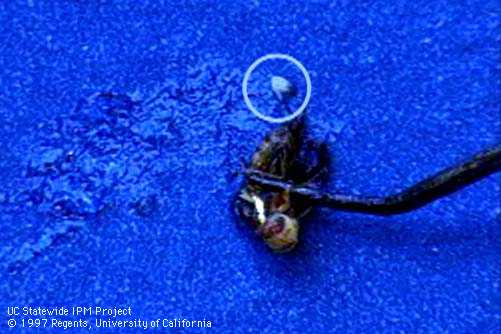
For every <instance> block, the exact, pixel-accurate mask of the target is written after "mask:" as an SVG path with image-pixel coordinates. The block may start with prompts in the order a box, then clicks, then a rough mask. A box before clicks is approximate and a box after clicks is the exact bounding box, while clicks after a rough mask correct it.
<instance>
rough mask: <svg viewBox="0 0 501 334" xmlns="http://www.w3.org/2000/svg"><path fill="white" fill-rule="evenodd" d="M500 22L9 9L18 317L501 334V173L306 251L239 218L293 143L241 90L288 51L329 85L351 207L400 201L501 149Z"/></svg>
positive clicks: (347, 12)
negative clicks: (265, 63) (272, 143)
mask: <svg viewBox="0 0 501 334" xmlns="http://www.w3.org/2000/svg"><path fill="white" fill-rule="evenodd" d="M500 9H501V8H500V5H499V3H496V1H471V2H470V1H465V2H455V1H449V2H446V1H408V2H405V1H404V2H398V3H397V2H395V3H391V2H390V1H387V2H372V1H360V2H353V3H352V2H350V1H333V2H324V1H306V3H304V4H303V3H302V4H294V5H292V4H286V3H285V2H282V1H257V0H256V1H246V2H234V1H213V2H210V1H209V2H202V1H200V2H198V1H193V2H192V3H191V4H189V3H188V2H184V3H178V2H176V1H108V2H106V3H105V2H104V1H81V2H80V1H36V0H32V1H2V2H1V4H0V68H1V70H0V87H1V91H0V117H1V123H0V124H1V130H0V141H1V145H0V147H1V148H0V164H1V170H0V180H1V181H0V184H1V186H0V203H1V204H0V210H1V221H0V224H1V233H0V270H1V272H0V275H1V276H0V307H1V312H2V313H3V312H5V311H4V310H5V309H6V306H7V305H20V306H22V305H33V306H44V305H49V306H51V305H65V306H72V305H82V304H83V305H104V306H119V305H124V306H129V305H130V306H131V307H132V308H133V311H134V314H135V315H136V316H138V317H141V318H145V319H151V318H159V317H160V318H163V317H166V318H173V317H176V316H177V317H184V318H187V319H202V318H205V319H209V320H211V321H212V323H213V325H214V327H215V329H216V330H215V332H218V333H243V332H249V333H258V332H259V333H281V332H284V333H296V332H302V331H303V332H312V333H331V332H332V333H369V332H370V333H375V332H377V333H447V332H449V333H499V332H500V330H501V318H500V313H501V306H500V302H501V298H500V295H499V292H500V287H499V285H500V278H501V269H500V267H501V261H500V252H501V251H500V249H501V247H500V241H499V240H500V237H501V233H500V230H501V224H500V223H501V218H500V217H501V205H500V202H499V195H500V192H501V189H500V183H501V182H500V181H501V177H500V176H501V175H495V176H491V177H489V178H487V179H485V180H483V181H481V182H479V183H477V184H475V185H473V186H471V187H469V188H467V189H465V190H463V191H460V192H458V193H456V194H454V195H452V196H450V197H448V198H445V199H442V200H440V201H438V202H436V203H433V204H432V205H429V206H427V207H425V208H423V209H420V210H418V211H416V212H413V213H409V214H405V215H400V216H395V217H391V218H377V217H372V216H366V215H358V214H347V213H341V212H334V211H329V210H318V211H316V213H315V214H314V215H313V216H311V217H310V218H309V219H308V220H307V221H305V224H304V225H305V228H304V229H303V234H302V240H301V246H300V247H299V248H298V250H297V251H295V252H293V253H291V254H286V255H276V254H272V253H270V252H269V251H268V250H267V249H266V247H265V246H264V245H263V244H262V242H261V241H260V240H259V239H257V238H256V237H254V236H253V235H252V233H251V232H250V231H247V230H246V229H245V228H239V227H238V224H236V221H235V219H234V217H233V215H232V214H231V208H229V203H230V200H231V198H232V196H233V195H234V193H235V192H236V191H237V189H238V187H239V185H240V184H241V181H242V178H241V176H239V175H238V172H239V170H240V164H241V162H242V161H245V160H246V159H248V158H249V156H250V154H251V153H252V151H253V150H254V148H255V146H256V145H257V144H258V143H259V142H260V140H261V139H262V136H263V135H264V133H265V132H266V131H267V130H269V129H270V128H271V126H270V125H269V124H265V123H263V122H261V121H259V120H258V119H256V118H255V117H253V116H252V115H251V114H250V113H249V112H248V110H247V109H246V107H245V105H244V104H243V101H242V97H241V93H240V88H241V80H242V75H243V72H244V71H245V69H246V68H247V67H248V66H249V65H250V63H252V61H254V60H255V59H256V58H257V57H259V56H261V55H264V54H266V53H269V52H283V53H288V54H291V55H293V56H294V57H296V58H297V59H299V60H301V61H302V62H303V64H304V65H305V66H306V67H307V68H308V70H309V71H310V72H311V76H312V81H313V96H312V101H311V103H310V107H309V115H308V118H309V126H310V129H311V130H312V131H311V132H312V136H317V137H319V138H322V139H323V140H325V141H327V143H328V145H329V148H330V151H331V153H332V156H333V162H332V175H331V180H330V184H329V189H330V190H331V191H338V192H342V193H356V194H364V195H384V194H388V193H392V192H394V191H397V190H400V189H402V188H403V187H405V186H408V185H411V184H412V183H414V182H416V181H418V180H420V179H422V178H423V177H425V176H428V175H429V174H431V173H434V172H436V171H438V170H440V169H442V168H444V167H447V166H449V165H451V164H454V163H456V162H458V161H461V160H463V159H465V158H467V157H469V156H470V155H472V154H473V153H475V152H477V151H480V150H482V149H483V148H485V147H488V146H491V145H494V144H495V143H498V142H499V141H500V132H501V120H500V102H501V101H500V92H499V87H500V83H501V82H500V69H501V67H500V61H499V55H500V40H501V26H500V17H501V16H500V13H501V10H500ZM262 89H263V92H264V88H262ZM104 91H113V92H118V93H121V94H123V96H117V97H115V98H113V99H112V101H111V102H109V101H108V102H106V101H104V102H103V101H102V98H100V97H96V95H93V94H95V93H96V92H104ZM263 94H264V93H263ZM110 103H111V105H112V107H113V108H114V109H113V108H112V110H115V109H116V110H119V111H120V112H121V113H122V114H121V116H117V115H110V114H109V112H108V111H109V110H110V109H107V108H108V107H109V105H108V104H110ZM69 152H73V154H69ZM1 319H2V320H1V324H0V328H2V332H4V331H6V330H7V327H6V320H7V317H3V316H2V318H1ZM74 332H78V331H77V330H75V331H74Z"/></svg>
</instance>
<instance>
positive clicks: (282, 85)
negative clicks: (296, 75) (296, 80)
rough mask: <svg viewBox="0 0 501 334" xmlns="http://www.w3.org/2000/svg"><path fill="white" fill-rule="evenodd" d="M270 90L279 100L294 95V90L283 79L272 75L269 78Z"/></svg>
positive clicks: (292, 86) (291, 85) (290, 84)
mask: <svg viewBox="0 0 501 334" xmlns="http://www.w3.org/2000/svg"><path fill="white" fill-rule="evenodd" d="M271 89H272V90H273V92H274V93H275V94H276V95H277V97H278V98H279V99H282V98H284V97H290V96H293V95H295V92H296V88H295V87H294V85H293V84H292V83H290V82H289V80H287V79H285V78H284V77H280V76H277V75H274V76H272V77H271Z"/></svg>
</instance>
